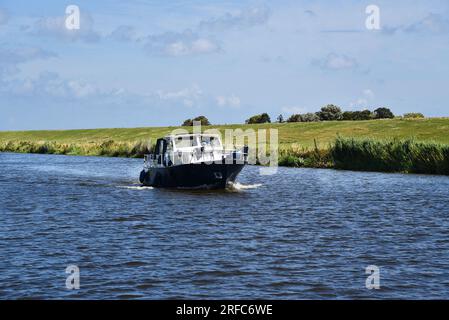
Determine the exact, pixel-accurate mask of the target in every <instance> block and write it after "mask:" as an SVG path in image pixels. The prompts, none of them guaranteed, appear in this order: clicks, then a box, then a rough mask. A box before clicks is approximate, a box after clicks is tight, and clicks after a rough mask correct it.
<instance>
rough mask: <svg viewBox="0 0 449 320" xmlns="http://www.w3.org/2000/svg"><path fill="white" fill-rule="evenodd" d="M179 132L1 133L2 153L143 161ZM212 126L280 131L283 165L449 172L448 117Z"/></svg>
mask: <svg viewBox="0 0 449 320" xmlns="http://www.w3.org/2000/svg"><path fill="white" fill-rule="evenodd" d="M177 128H179V127H154V128H116V129H86V130H43V131H3V132H0V151H1V152H26V153H48V154H67V155H96V156H112V157H142V156H143V155H144V154H145V153H148V152H150V150H151V148H152V145H153V143H154V142H155V141H156V139H157V138H159V137H161V136H164V135H166V134H168V133H170V132H171V131H172V130H174V129H177ZM209 128H215V129H218V130H220V131H221V132H222V133H223V132H224V130H225V129H237V128H241V129H242V130H246V129H254V130H258V129H269V128H275V129H278V132H279V164H280V165H282V166H290V167H313V168H337V169H347V170H365V171H382V172H409V173H431V174H445V175H447V174H449V170H448V157H449V153H448V149H449V118H429V119H419V120H405V119H392V120H372V121H329V122H319V123H282V124H278V123H273V124H259V125H220V126H211V127H203V129H209ZM184 129H188V130H191V128H187V127H184Z"/></svg>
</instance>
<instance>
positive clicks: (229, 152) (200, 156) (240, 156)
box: [144, 146, 248, 169]
mask: <svg viewBox="0 0 449 320" xmlns="http://www.w3.org/2000/svg"><path fill="white" fill-rule="evenodd" d="M247 160H248V147H246V146H245V147H243V148H240V149H236V148H235V149H221V150H216V149H215V150H204V149H203V148H195V149H193V150H191V151H176V152H173V151H171V152H167V153H165V154H164V155H162V154H146V155H144V167H145V168H146V169H149V168H153V167H170V166H173V165H182V164H194V163H242V164H244V163H247Z"/></svg>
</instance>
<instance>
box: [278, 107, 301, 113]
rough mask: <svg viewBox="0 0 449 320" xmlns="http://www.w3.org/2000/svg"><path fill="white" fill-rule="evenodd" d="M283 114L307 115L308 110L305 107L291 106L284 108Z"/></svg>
mask: <svg viewBox="0 0 449 320" xmlns="http://www.w3.org/2000/svg"><path fill="white" fill-rule="evenodd" d="M281 110H282V112H285V113H287V114H301V113H306V112H307V109H306V108H303V107H297V106H289V107H283V108H282V109H281Z"/></svg>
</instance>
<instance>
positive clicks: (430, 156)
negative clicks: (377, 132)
mask: <svg viewBox="0 0 449 320" xmlns="http://www.w3.org/2000/svg"><path fill="white" fill-rule="evenodd" d="M331 155H332V159H333V161H334V166H335V168H337V169H346V170H362V171H381V172H406V173H428V174H441V175H449V146H448V145H443V144H438V143H433V142H418V141H415V140H413V139H408V140H373V139H352V138H341V137H338V138H337V139H336V140H335V142H334V144H333V146H332V148H331Z"/></svg>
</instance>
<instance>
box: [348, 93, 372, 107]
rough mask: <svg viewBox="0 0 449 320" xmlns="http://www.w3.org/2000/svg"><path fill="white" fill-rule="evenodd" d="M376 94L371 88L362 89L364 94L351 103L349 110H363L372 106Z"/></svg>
mask: <svg viewBox="0 0 449 320" xmlns="http://www.w3.org/2000/svg"><path fill="white" fill-rule="evenodd" d="M374 97H375V94H374V92H373V90H371V89H365V90H363V91H362V95H361V96H360V97H358V98H357V99H355V100H354V101H352V102H350V103H349V110H361V109H366V108H369V107H370V103H372V101H373V99H374Z"/></svg>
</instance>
